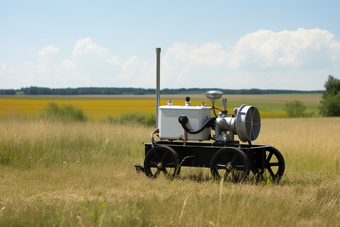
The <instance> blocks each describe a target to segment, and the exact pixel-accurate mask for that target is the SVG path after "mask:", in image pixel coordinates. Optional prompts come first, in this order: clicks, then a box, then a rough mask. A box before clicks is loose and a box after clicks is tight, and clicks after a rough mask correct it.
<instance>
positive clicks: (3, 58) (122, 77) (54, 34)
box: [0, 0, 340, 90]
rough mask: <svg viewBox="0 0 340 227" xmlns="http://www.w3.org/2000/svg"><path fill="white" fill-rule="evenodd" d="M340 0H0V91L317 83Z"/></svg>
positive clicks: (327, 70) (337, 69)
mask: <svg viewBox="0 0 340 227" xmlns="http://www.w3.org/2000/svg"><path fill="white" fill-rule="evenodd" d="M339 9H340V1H329V0H323V1H315V0H308V1H306V0H294V1H291V0H286V1H262V0H259V1H227V0H224V1H217V0H210V1H199V0H195V1H191V0H188V1H177V0H173V1H162V0H158V1H148V0H143V1H132V0H126V1H115V0H111V1H101V0H97V1H86V0H82V1H74V0H68V1H64V0H58V1H53V0H50V1H35V0H33V1H29V0H25V1H17V0H10V1H8V0H1V1H0V25H1V26H0V89H20V88H22V87H30V86H38V87H49V88H67V87H71V88H77V87H139V88H155V87H156V62H155V61H156V48H157V47H159V48H161V68H160V76H161V80H160V85H161V88H162V89H164V88H222V89H251V88H258V89H292V90H323V89H324V83H325V81H326V80H327V78H328V75H333V76H334V77H335V78H340V26H339V22H340V13H339V12H338V11H339Z"/></svg>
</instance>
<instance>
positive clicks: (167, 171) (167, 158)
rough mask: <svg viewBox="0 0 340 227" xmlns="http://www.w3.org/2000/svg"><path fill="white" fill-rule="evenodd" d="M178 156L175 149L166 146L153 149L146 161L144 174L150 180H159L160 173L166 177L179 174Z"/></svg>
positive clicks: (147, 155)
mask: <svg viewBox="0 0 340 227" xmlns="http://www.w3.org/2000/svg"><path fill="white" fill-rule="evenodd" d="M179 171H180V166H179V161H178V155H177V153H176V151H175V150H174V149H172V148H171V147H168V146H165V145H159V146H157V147H154V148H152V149H151V150H150V151H149V152H148V153H147V154H146V156H145V159H144V172H145V175H146V176H148V177H150V178H157V177H158V176H159V175H160V173H163V174H164V176H165V177H175V176H176V175H177V174H179Z"/></svg>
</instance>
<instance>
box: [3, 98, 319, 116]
mask: <svg viewBox="0 0 340 227" xmlns="http://www.w3.org/2000/svg"><path fill="white" fill-rule="evenodd" d="M182 96H183V97H184V98H185V95H180V96H179V95H164V96H163V97H161V101H160V105H166V104H167V101H168V100H169V98H171V97H172V98H173V99H172V100H173V103H174V105H184V102H185V101H184V98H183V97H182ZM190 96H191V97H192V101H191V105H195V106H196V105H201V104H202V103H203V102H204V103H206V104H207V105H208V106H210V105H211V103H210V102H209V100H207V99H206V98H205V97H204V96H201V95H200V96H197V95H190ZM196 96H197V97H196ZM275 97H277V98H279V99H278V100H276V99H277V98H276V99H275V100H276V101H275V100H273V96H268V97H267V96H247V95H244V96H241V97H238V96H231V97H229V98H228V100H235V101H234V102H233V101H231V102H230V101H228V112H229V113H232V111H233V108H234V107H239V106H240V105H241V104H243V103H247V104H248V105H254V106H256V107H257V108H258V109H259V111H260V114H261V117H262V118H282V117H287V114H286V113H285V111H284V102H283V101H282V100H284V99H285V97H286V98H288V99H289V100H290V99H292V97H290V96H285V95H281V96H274V98H275ZM297 97H298V98H299V96H298V95H297ZM301 97H302V96H301ZM298 98H297V99H298ZM307 98H313V100H314V99H315V98H314V97H313V96H310V97H309V96H308V97H307ZM281 99H282V100H281ZM305 99H306V98H305ZM241 100H245V101H244V102H242V101H241ZM266 100H267V101H268V103H265V101H266ZM315 100H316V101H318V100H317V99H315ZM316 101H314V103H316ZM50 102H54V103H57V104H58V105H69V104H72V105H73V106H76V107H80V108H82V109H83V111H84V113H85V115H87V116H88V119H89V120H100V119H106V118H107V116H109V115H110V116H112V117H118V116H120V115H122V114H126V113H130V112H141V113H153V114H154V113H155V110H156V101H155V98H154V97H151V96H150V97H149V96H111V97H103V96H102V97H101V96H97V97H96V96H86V97H84V96H83V97H70V96H68V97H65V96H40V97H34V96H15V97H13V96H12V97H9V96H2V97H0V118H1V117H3V116H18V115H19V116H33V117H35V116H39V114H41V113H43V112H44V109H45V108H46V107H47V106H48V103H50ZM318 102H319V101H318ZM216 106H217V107H218V108H222V107H221V101H220V100H218V101H217V102H216ZM307 106H308V103H307ZM313 108H314V109H315V107H313Z"/></svg>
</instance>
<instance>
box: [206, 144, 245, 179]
mask: <svg viewBox="0 0 340 227" xmlns="http://www.w3.org/2000/svg"><path fill="white" fill-rule="evenodd" d="M249 166H250V164H249V159H248V157H247V155H246V154H245V153H244V152H243V151H242V150H240V149H237V148H234V147H228V148H222V149H221V150H219V151H217V152H216V153H215V155H214V156H213V157H212V159H211V161H210V171H211V174H212V176H213V178H214V179H216V180H218V179H220V178H221V177H224V180H225V181H230V182H233V183H235V184H236V183H240V182H242V181H243V180H244V179H245V178H246V177H247V176H248V174H249Z"/></svg>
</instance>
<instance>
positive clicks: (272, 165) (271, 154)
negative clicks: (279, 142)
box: [264, 147, 285, 181]
mask: <svg viewBox="0 0 340 227" xmlns="http://www.w3.org/2000/svg"><path fill="white" fill-rule="evenodd" d="M264 168H265V169H264V171H265V173H266V172H268V173H269V175H270V177H271V179H272V180H273V181H279V180H280V179H281V177H282V175H283V173H284V172H285V160H284V158H283V156H282V154H281V153H280V151H278V150H277V149H276V148H274V147H267V148H266V158H265V161H264Z"/></svg>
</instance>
